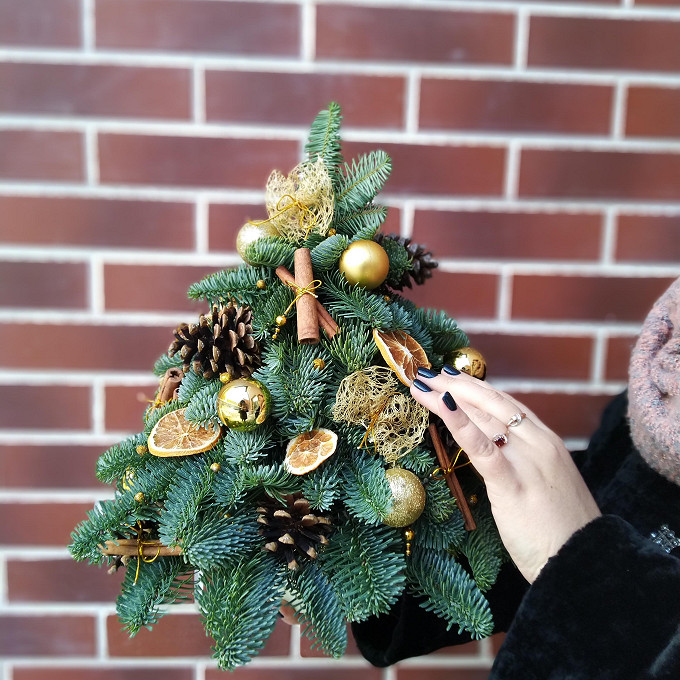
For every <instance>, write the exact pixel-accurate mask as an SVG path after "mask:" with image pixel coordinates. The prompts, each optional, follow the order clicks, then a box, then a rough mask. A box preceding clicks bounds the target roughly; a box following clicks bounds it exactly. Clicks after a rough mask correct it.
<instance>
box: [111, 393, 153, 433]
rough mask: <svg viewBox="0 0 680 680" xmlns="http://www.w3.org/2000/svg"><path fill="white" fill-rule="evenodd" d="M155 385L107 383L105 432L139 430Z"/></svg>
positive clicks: (151, 399)
mask: <svg viewBox="0 0 680 680" xmlns="http://www.w3.org/2000/svg"><path fill="white" fill-rule="evenodd" d="M156 387H157V385H107V386H106V391H105V404H106V411H105V414H104V417H105V427H106V430H107V432H131V433H132V432H139V431H140V430H141V429H142V427H143V424H144V421H143V416H144V411H145V410H146V407H147V406H148V405H149V401H153V398H154V394H155V393H156Z"/></svg>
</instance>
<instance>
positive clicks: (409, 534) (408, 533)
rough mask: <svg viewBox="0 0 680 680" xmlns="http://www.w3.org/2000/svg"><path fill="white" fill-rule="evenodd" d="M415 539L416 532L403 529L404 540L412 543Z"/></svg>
mask: <svg viewBox="0 0 680 680" xmlns="http://www.w3.org/2000/svg"><path fill="white" fill-rule="evenodd" d="M415 537H416V532H415V531H413V529H404V538H405V539H406V540H407V541H412V540H413V539H414V538H415Z"/></svg>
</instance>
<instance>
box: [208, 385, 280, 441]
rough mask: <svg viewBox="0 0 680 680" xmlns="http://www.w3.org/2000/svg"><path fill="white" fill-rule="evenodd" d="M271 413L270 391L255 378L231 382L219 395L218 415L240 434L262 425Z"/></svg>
mask: <svg viewBox="0 0 680 680" xmlns="http://www.w3.org/2000/svg"><path fill="white" fill-rule="evenodd" d="M225 375H226V374H225ZM270 411H271V395H270V394H269V390H268V389H267V388H266V387H265V386H264V385H263V384H262V383H261V382H260V381H259V380H255V379H254V378H238V379H237V380H229V381H228V382H227V383H226V384H225V385H224V386H223V387H222V389H220V391H219V393H218V394H217V415H218V416H219V418H220V420H221V421H222V422H223V423H224V424H225V425H226V426H227V427H228V428H230V429H232V430H237V431H238V432H250V431H251V430H254V429H255V428H256V427H258V425H262V423H264V421H265V420H267V417H268V416H269V412H270Z"/></svg>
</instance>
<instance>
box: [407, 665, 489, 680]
mask: <svg viewBox="0 0 680 680" xmlns="http://www.w3.org/2000/svg"><path fill="white" fill-rule="evenodd" d="M488 677H489V669H488V668H456V670H455V671H453V673H452V671H451V669H450V668H432V667H427V666H425V667H422V666H421V667H418V666H409V667H404V668H399V667H398V668H397V672H396V675H395V680H454V678H455V680H486V678H488Z"/></svg>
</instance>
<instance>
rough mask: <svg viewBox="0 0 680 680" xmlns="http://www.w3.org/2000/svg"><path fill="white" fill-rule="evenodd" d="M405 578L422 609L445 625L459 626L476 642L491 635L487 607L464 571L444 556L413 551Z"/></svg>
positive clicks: (490, 620)
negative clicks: (431, 613) (429, 612)
mask: <svg viewBox="0 0 680 680" xmlns="http://www.w3.org/2000/svg"><path fill="white" fill-rule="evenodd" d="M406 574H407V578H408V581H409V584H410V587H411V590H412V591H413V592H414V593H415V594H416V595H420V596H423V597H425V600H424V601H423V602H422V603H421V605H420V606H421V607H423V608H424V609H426V610H427V611H432V612H434V613H435V614H437V616H439V617H440V618H442V619H444V621H445V622H446V623H447V624H448V625H447V629H450V628H451V627H452V626H454V625H458V632H459V633H460V632H462V631H463V630H466V631H468V632H469V633H471V634H472V637H473V638H475V639H480V638H483V637H487V636H489V635H491V633H492V632H493V617H492V615H491V609H490V608H489V603H488V602H487V601H486V599H485V598H484V595H482V593H481V591H480V590H479V588H477V585H476V584H475V582H474V581H473V580H472V578H471V577H470V576H469V575H468V574H467V572H466V571H465V570H464V569H463V567H462V566H461V565H460V564H458V562H456V561H455V559H453V557H451V556H450V555H447V554H446V553H442V552H437V551H434V550H422V549H420V548H414V550H413V553H412V555H411V559H410V560H409V563H408V566H407V570H406Z"/></svg>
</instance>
